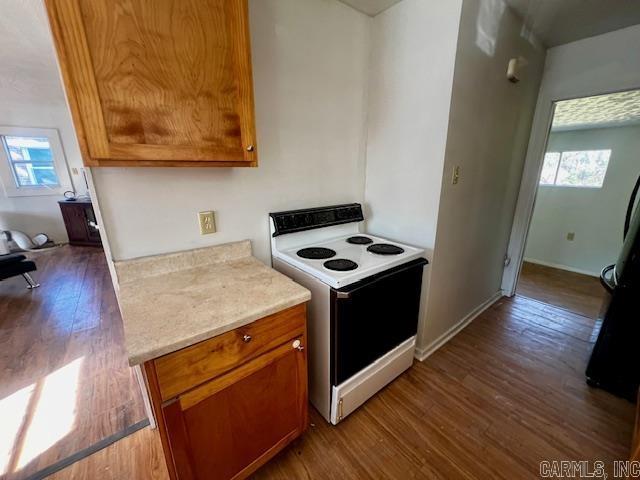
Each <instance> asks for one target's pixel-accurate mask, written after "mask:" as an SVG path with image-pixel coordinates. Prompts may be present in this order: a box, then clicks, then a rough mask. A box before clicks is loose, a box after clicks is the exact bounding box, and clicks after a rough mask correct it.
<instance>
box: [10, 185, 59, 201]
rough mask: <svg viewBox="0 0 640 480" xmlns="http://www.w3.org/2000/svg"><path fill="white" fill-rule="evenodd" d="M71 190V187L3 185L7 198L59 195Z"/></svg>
mask: <svg viewBox="0 0 640 480" xmlns="http://www.w3.org/2000/svg"><path fill="white" fill-rule="evenodd" d="M68 190H71V187H70V186H68V187H56V188H46V187H34V188H15V187H9V188H7V187H6V186H5V187H4V191H5V195H6V196H7V197H9V198H20V197H61V196H62V195H63V194H64V192H66V191H68Z"/></svg>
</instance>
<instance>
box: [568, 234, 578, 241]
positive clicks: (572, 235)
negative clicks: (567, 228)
mask: <svg viewBox="0 0 640 480" xmlns="http://www.w3.org/2000/svg"><path fill="white" fill-rule="evenodd" d="M574 238H576V234H575V232H569V233H567V240H569V241H570V242H573V239H574Z"/></svg>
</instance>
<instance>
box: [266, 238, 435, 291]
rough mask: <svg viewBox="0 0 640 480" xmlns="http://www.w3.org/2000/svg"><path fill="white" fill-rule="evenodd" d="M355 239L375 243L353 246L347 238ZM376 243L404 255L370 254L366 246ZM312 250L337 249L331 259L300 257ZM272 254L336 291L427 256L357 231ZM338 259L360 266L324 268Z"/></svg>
mask: <svg viewBox="0 0 640 480" xmlns="http://www.w3.org/2000/svg"><path fill="white" fill-rule="evenodd" d="M352 236H364V237H368V238H370V239H371V240H373V242H372V243H369V244H367V245H354V244H351V243H348V242H347V238H349V237H352ZM376 243H387V244H391V245H396V246H398V247H400V248H402V249H404V252H403V253H400V254H398V255H380V254H376V253H372V252H369V251H367V247H369V246H371V245H374V244H376ZM309 247H321V248H329V249H331V250H334V251H335V252H336V255H335V256H333V257H331V258H326V259H321V260H313V259H308V258H302V257H300V256H298V255H297V252H298V250H300V249H302V248H309ZM272 254H273V256H274V257H276V258H279V259H281V260H283V261H285V262H287V263H289V264H291V265H293V266H295V267H297V268H299V269H300V270H302V271H304V272H306V273H308V274H310V275H313V276H314V277H316V278H318V279H319V280H320V281H322V282H324V283H326V284H328V285H330V286H331V287H333V288H341V287H344V286H346V285H349V284H351V283H355V282H357V281H360V280H362V279H363V278H366V277H370V276H371V275H374V274H376V273H379V272H382V271H384V270H388V269H390V268H393V267H396V266H398V265H402V264H404V263H407V262H409V261H411V260H415V259H417V258H420V257H422V256H424V250H421V249H419V248H415V247H411V246H409V245H404V244H402V243H398V242H392V241H390V240H386V239H384V238H380V237H375V236H373V235H369V234H367V233H355V232H354V233H349V234H347V235H342V236H340V237H335V238H332V239H329V240H324V241H320V242H317V243H313V244H306V245H297V246H296V247H294V248H287V249H284V250H278V249H275V250H273V251H272ZM336 259H347V260H351V261H353V262H356V263H357V264H358V268H356V269H355V270H349V271H344V272H341V271H336V270H330V269H328V268H326V267H325V266H324V263H325V262H327V261H329V260H336Z"/></svg>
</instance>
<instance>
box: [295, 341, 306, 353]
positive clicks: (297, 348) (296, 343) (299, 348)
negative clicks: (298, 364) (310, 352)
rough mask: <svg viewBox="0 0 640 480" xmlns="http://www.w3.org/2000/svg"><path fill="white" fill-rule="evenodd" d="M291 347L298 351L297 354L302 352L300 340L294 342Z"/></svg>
mask: <svg viewBox="0 0 640 480" xmlns="http://www.w3.org/2000/svg"><path fill="white" fill-rule="evenodd" d="M292 347H293V348H295V349H296V350H298V351H299V352H301V351H303V350H304V346H303V345H302V344H301V342H300V340H294V341H293V344H292Z"/></svg>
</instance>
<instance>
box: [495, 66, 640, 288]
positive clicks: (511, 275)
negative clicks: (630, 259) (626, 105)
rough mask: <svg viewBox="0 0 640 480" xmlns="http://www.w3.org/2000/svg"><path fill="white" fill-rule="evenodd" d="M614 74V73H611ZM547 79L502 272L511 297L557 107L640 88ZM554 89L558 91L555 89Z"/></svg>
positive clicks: (541, 93)
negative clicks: (554, 82)
mask: <svg viewBox="0 0 640 480" xmlns="http://www.w3.org/2000/svg"><path fill="white" fill-rule="evenodd" d="M612 77H615V75H612ZM545 87H546V85H544V79H543V84H542V86H541V87H540V92H539V94H538V101H537V104H536V111H535V114H534V117H533V124H532V127H531V135H530V137H529V146H528V148H527V155H526V157H525V163H524V170H523V172H522V180H521V182H520V193H519V194H518V202H517V203H516V210H515V214H514V217H513V224H512V227H511V236H510V237H509V246H508V249H507V253H506V257H505V258H506V261H505V267H504V272H503V275H502V294H503V295H505V296H507V297H512V296H514V295H515V293H516V288H517V285H518V279H519V278H520V271H521V270H522V263H523V261H524V252H525V248H526V245H527V237H528V235H529V228H530V226H531V220H532V219H533V211H534V208H535V203H536V196H537V194H538V183H539V181H538V179H539V178H540V172H541V170H542V165H543V163H544V154H545V151H546V149H547V142H548V140H549V134H550V133H551V123H552V121H553V115H554V113H555V106H556V104H557V103H558V102H561V101H564V100H573V99H576V98H584V97H592V96H597V95H607V94H610V93H619V92H627V91H630V90H640V81H638V82H637V83H635V84H632V85H625V86H614V87H611V88H603V86H602V85H599V84H594V85H591V86H587V87H585V86H582V88H577V87H574V86H573V85H572V84H571V82H566V83H565V84H562V85H560V86H559V87H558V86H556V88H555V89H553V88H551V87H549V88H545ZM552 90H555V91H552Z"/></svg>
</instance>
